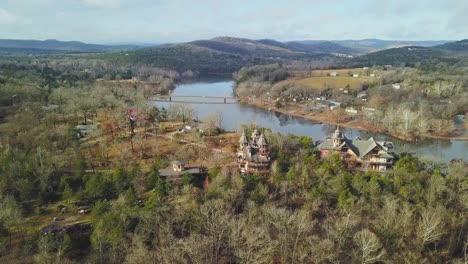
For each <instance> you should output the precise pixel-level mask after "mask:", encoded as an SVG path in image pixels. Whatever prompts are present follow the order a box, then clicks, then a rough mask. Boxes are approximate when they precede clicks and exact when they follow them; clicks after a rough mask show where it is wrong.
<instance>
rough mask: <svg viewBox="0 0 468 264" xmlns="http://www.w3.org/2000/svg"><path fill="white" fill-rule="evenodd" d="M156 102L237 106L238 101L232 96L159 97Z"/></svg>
mask: <svg viewBox="0 0 468 264" xmlns="http://www.w3.org/2000/svg"><path fill="white" fill-rule="evenodd" d="M153 101H155V102H172V103H187V104H237V103H238V102H237V99H236V98H235V97H230V96H204V95H157V96H155V97H154V98H153Z"/></svg>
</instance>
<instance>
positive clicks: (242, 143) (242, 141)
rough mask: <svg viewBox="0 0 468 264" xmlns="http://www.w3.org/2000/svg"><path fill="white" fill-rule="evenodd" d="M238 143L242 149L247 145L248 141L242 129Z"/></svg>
mask: <svg viewBox="0 0 468 264" xmlns="http://www.w3.org/2000/svg"><path fill="white" fill-rule="evenodd" d="M239 145H240V148H241V149H244V148H245V147H247V146H248V145H249V141H248V140H247V137H246V136H245V131H242V135H241V137H240V139H239Z"/></svg>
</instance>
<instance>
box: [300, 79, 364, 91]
mask: <svg viewBox="0 0 468 264" xmlns="http://www.w3.org/2000/svg"><path fill="white" fill-rule="evenodd" d="M294 82H295V83H296V84H299V85H304V86H307V87H310V88H315V89H320V90H322V89H326V88H332V89H335V88H345V87H346V86H347V85H349V86H350V87H351V88H352V89H360V88H361V87H362V85H363V84H364V83H366V82H367V83H369V82H372V78H371V77H357V78H355V77H349V76H346V77H343V76H337V77H330V76H325V77H310V78H305V79H300V80H294Z"/></svg>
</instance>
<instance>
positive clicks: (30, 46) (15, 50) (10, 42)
mask: <svg viewBox="0 0 468 264" xmlns="http://www.w3.org/2000/svg"><path fill="white" fill-rule="evenodd" d="M137 47H138V46H134V45H99V44H88V43H83V42H79V41H59V40H55V39H48V40H18V39H0V54H55V53H70V52H78V53H81V52H111V51H120V50H129V49H135V48H137Z"/></svg>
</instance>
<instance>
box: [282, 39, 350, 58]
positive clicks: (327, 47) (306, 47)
mask: <svg viewBox="0 0 468 264" xmlns="http://www.w3.org/2000/svg"><path fill="white" fill-rule="evenodd" d="M286 44H287V45H288V47H290V48H294V49H296V50H300V51H304V52H328V53H344V54H349V55H353V54H358V53H359V51H358V50H356V49H353V48H349V47H345V46H343V45H340V44H338V43H336V42H332V41H291V42H287V43H286Z"/></svg>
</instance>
